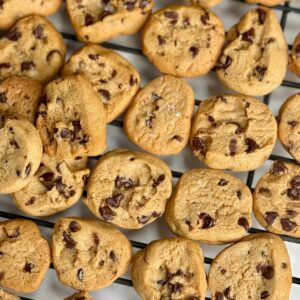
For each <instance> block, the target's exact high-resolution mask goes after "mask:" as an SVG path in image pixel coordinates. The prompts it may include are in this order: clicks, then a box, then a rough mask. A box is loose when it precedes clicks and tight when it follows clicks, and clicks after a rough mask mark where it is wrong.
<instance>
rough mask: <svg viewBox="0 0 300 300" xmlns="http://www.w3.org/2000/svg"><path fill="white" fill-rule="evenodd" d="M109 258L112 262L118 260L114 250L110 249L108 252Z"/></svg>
mask: <svg viewBox="0 0 300 300" xmlns="http://www.w3.org/2000/svg"><path fill="white" fill-rule="evenodd" d="M109 258H110V259H111V260H112V261H113V262H116V261H117V260H118V259H117V257H116V254H115V252H114V251H110V253H109Z"/></svg>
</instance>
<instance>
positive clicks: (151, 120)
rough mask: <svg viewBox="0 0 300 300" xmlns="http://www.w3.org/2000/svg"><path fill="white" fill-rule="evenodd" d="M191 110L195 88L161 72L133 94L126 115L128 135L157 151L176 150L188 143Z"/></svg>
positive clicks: (163, 152)
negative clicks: (161, 74)
mask: <svg viewBox="0 0 300 300" xmlns="http://www.w3.org/2000/svg"><path fill="white" fill-rule="evenodd" d="M193 110H194V92H193V90H192V88H191V87H190V86H189V85H188V84H187V83H186V82H185V81H184V80H182V79H179V78H176V77H172V76H161V77H158V78H156V79H154V80H152V81H151V82H150V83H148V84H147V85H146V86H145V87H144V88H143V89H141V90H140V92H139V93H138V94H137V95H136V96H135V97H134V99H133V101H132V102H131V104H130V106H129V108H128V110H127V112H126V115H125V118H124V130H125V133H126V134H127V136H128V138H129V139H130V140H131V141H132V142H133V143H135V144H136V145H137V146H139V147H140V148H142V149H144V150H146V151H148V152H150V153H153V154H158V155H169V154H177V153H179V152H180V151H181V150H182V149H183V148H184V147H185V146H186V144H187V142H188V139H189V133H190V128H191V119H192V115H193Z"/></svg>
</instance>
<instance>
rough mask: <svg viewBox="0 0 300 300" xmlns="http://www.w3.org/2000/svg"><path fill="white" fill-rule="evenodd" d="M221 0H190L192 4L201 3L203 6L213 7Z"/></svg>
mask: <svg viewBox="0 0 300 300" xmlns="http://www.w3.org/2000/svg"><path fill="white" fill-rule="evenodd" d="M221 1H222V0H191V3H192V4H193V5H201V6H203V7H208V8H210V7H213V6H215V5H217V4H219V3H220V2H221Z"/></svg>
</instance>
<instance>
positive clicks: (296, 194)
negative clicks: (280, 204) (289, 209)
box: [287, 188, 300, 200]
mask: <svg viewBox="0 0 300 300" xmlns="http://www.w3.org/2000/svg"><path fill="white" fill-rule="evenodd" d="M287 196H288V197H289V198H290V199H291V200H300V189H297V188H291V189H287Z"/></svg>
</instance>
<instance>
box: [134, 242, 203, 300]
mask: <svg viewBox="0 0 300 300" xmlns="http://www.w3.org/2000/svg"><path fill="white" fill-rule="evenodd" d="M203 260H204V258H203V252H202V250H201V248H200V246H199V245H198V244H196V243H195V242H193V241H191V240H188V239H185V238H168V239H162V240H157V241H154V242H151V243H150V244H149V245H148V246H147V247H146V248H144V249H143V250H140V251H139V252H138V253H137V254H136V255H135V256H134V258H133V262H132V270H131V275H132V283H133V286H134V288H135V289H136V290H137V292H138V294H139V295H140V296H141V298H142V299H144V300H148V299H151V300H167V299H190V300H192V299H193V300H196V299H197V300H204V299H205V294H206V290H207V283H206V274H205V270H204V264H203Z"/></svg>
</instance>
